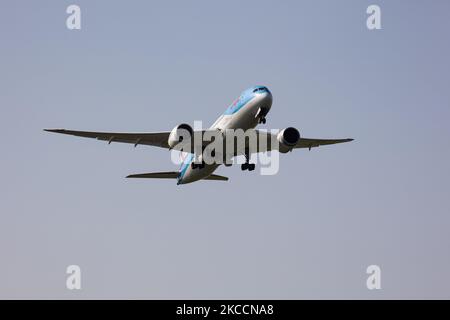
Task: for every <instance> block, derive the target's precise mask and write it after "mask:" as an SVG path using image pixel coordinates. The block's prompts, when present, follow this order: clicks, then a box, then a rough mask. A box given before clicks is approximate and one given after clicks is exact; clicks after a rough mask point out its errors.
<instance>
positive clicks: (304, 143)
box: [295, 137, 353, 149]
mask: <svg viewBox="0 0 450 320" xmlns="http://www.w3.org/2000/svg"><path fill="white" fill-rule="evenodd" d="M350 141H353V139H310V138H301V137H300V140H299V141H298V142H297V144H296V146H295V148H296V149H298V148H309V149H311V148H314V147H319V146H325V145H328V144H336V143H344V142H350Z"/></svg>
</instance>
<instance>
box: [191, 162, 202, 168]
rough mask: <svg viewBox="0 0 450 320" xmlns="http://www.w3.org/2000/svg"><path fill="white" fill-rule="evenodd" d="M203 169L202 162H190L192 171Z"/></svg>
mask: <svg viewBox="0 0 450 320" xmlns="http://www.w3.org/2000/svg"><path fill="white" fill-rule="evenodd" d="M204 167H205V163H204V162H202V163H194V162H192V163H191V168H192V169H197V168H198V169H203V168H204Z"/></svg>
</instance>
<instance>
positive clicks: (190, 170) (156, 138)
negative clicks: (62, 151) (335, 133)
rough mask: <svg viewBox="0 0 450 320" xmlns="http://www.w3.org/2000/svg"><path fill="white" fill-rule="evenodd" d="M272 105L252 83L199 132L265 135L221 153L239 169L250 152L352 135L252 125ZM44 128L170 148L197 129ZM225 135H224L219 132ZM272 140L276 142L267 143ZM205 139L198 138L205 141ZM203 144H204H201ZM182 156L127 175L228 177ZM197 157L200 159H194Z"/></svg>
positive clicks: (190, 155) (248, 166)
mask: <svg viewBox="0 0 450 320" xmlns="http://www.w3.org/2000/svg"><path fill="white" fill-rule="evenodd" d="M271 107H272V93H271V92H270V91H269V89H268V88H267V87H265V86H254V87H251V88H249V89H247V90H245V91H243V92H242V93H241V95H240V96H239V97H238V98H237V99H236V100H235V101H234V102H233V103H232V104H231V105H230V106H229V107H228V108H227V109H226V110H225V112H224V113H223V114H222V115H221V116H220V117H219V118H218V119H217V120H216V121H215V122H214V124H213V125H212V126H211V127H210V128H209V129H208V130H201V134H202V135H203V134H205V133H206V132H207V131H214V132H215V133H216V132H220V133H224V132H227V130H230V129H232V130H235V129H242V130H244V131H245V130H254V133H255V134H256V136H257V139H258V141H259V139H267V144H266V147H265V148H264V149H262V148H258V147H256V149H253V150H250V148H249V146H248V145H247V144H245V145H244V147H243V148H241V149H239V150H238V149H237V148H235V149H233V150H232V151H231V153H230V152H228V153H229V154H227V155H226V156H225V157H226V158H227V159H228V158H230V157H233V156H239V155H244V156H245V163H243V164H242V165H241V169H242V170H243V171H245V170H248V171H253V170H254V169H255V164H254V163H250V160H249V159H250V156H251V154H250V153H251V152H253V153H257V152H268V151H272V150H277V151H278V152H280V153H287V152H290V151H292V150H293V149H298V148H308V149H309V150H311V148H314V147H319V146H322V145H330V144H336V143H344V142H350V141H353V139H311V138H303V137H300V133H299V131H298V130H297V129H296V128H293V127H288V128H285V129H283V130H281V131H280V132H279V133H278V134H277V135H274V134H273V133H268V132H267V131H262V130H256V129H254V128H255V127H256V126H257V125H258V124H260V123H263V124H265V123H266V117H267V114H268V113H269V111H270V109H271ZM44 131H48V132H55V133H62V134H68V135H74V136H78V137H85V138H95V139H97V140H102V141H108V144H110V143H111V142H121V143H129V144H133V145H134V147H136V146H137V145H149V146H156V147H161V148H165V149H169V150H171V149H174V148H176V146H177V145H178V144H179V143H181V141H182V135H181V132H186V131H187V132H188V133H189V134H190V135H191V136H194V135H195V134H196V133H199V132H198V130H196V131H194V130H193V129H192V127H191V126H190V125H188V124H185V123H182V124H180V125H177V126H176V127H175V128H173V129H172V131H166V132H151V133H119V132H90V131H74V130H66V129H44ZM223 137H225V135H223ZM271 141H276V142H277V143H271ZM208 143H209V142H207V141H206V142H202V144H204V145H206V144H208ZM203 147H204V146H203ZM185 154H186V156H185V158H184V160H183V161H182V164H181V167H180V169H179V171H170V172H153V173H141V174H132V175H128V176H127V178H156V179H176V181H177V184H178V185H180V184H188V183H192V182H195V181H198V180H216V181H227V180H228V178H227V177H224V176H220V175H216V174H213V173H214V171H215V170H216V169H217V168H218V167H219V166H220V164H221V163H212V164H206V163H204V162H202V161H201V155H200V160H198V158H196V154H195V150H194V149H193V148H192V149H190V150H188V152H187V153H185ZM198 161H200V163H198ZM225 165H226V166H230V165H231V164H230V163H229V161H228V160H226V161H225Z"/></svg>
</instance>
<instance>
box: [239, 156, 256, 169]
mask: <svg viewBox="0 0 450 320" xmlns="http://www.w3.org/2000/svg"><path fill="white" fill-rule="evenodd" d="M249 162H250V156H249V155H248V154H246V155H245V163H243V164H241V170H242V171H245V170H248V171H253V170H255V164H254V163H249Z"/></svg>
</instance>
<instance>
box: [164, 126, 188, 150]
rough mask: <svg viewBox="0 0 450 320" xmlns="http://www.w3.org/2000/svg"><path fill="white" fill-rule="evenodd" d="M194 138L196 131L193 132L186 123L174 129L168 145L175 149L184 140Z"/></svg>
mask: <svg viewBox="0 0 450 320" xmlns="http://www.w3.org/2000/svg"><path fill="white" fill-rule="evenodd" d="M193 137H194V130H192V127H191V126H190V125H188V124H186V123H182V124H180V125H178V126H176V127H175V128H173V129H172V131H171V132H170V135H169V139H168V141H167V144H168V145H169V147H170V148H171V149H173V148H175V147H176V146H177V145H178V144H179V143H180V142H182V141H183V140H185V139H193Z"/></svg>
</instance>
